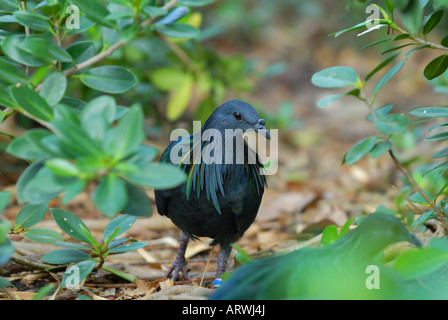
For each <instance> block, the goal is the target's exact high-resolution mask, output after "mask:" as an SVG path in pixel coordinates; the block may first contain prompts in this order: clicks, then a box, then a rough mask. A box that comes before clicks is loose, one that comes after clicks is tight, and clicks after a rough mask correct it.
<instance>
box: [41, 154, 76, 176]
mask: <svg viewBox="0 0 448 320" xmlns="http://www.w3.org/2000/svg"><path fill="white" fill-rule="evenodd" d="M45 166H46V167H47V168H49V169H50V170H51V171H53V172H54V173H56V174H57V175H58V176H62V177H76V176H79V175H80V174H81V171H80V170H79V169H78V167H76V165H74V164H73V163H71V162H70V161H68V160H66V159H62V158H52V159H49V160H46V161H45Z"/></svg>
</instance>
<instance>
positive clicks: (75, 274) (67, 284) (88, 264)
mask: <svg viewBox="0 0 448 320" xmlns="http://www.w3.org/2000/svg"><path fill="white" fill-rule="evenodd" d="M95 265H96V261H95V260H86V261H81V262H79V263H77V264H74V265H72V266H70V267H68V268H67V270H66V271H65V273H64V277H63V278H62V281H61V286H62V287H63V288H76V286H78V285H79V284H80V283H81V282H82V281H83V280H84V279H85V278H87V276H88V275H89V274H90V273H91V272H92V270H93V268H94V267H95ZM75 270H76V271H75ZM69 271H70V272H69Z"/></svg>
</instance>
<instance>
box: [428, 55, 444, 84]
mask: <svg viewBox="0 0 448 320" xmlns="http://www.w3.org/2000/svg"><path fill="white" fill-rule="evenodd" d="M447 69H448V54H444V55H441V56H439V57H437V58H435V59H434V60H432V61H431V62H430V63H429V64H428V65H427V66H426V67H425V70H424V71H423V75H424V76H425V78H426V79H428V80H432V79H434V78H436V77H438V76H440V75H441V74H442V73H444V72H445V71H446V70H447Z"/></svg>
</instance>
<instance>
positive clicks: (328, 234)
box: [321, 224, 338, 247]
mask: <svg viewBox="0 0 448 320" xmlns="http://www.w3.org/2000/svg"><path fill="white" fill-rule="evenodd" d="M337 239H338V227H337V226H336V225H334V224H333V225H331V226H328V227H326V228H325V229H324V232H322V240H321V241H322V247H325V246H328V245H329V244H331V243H333V242H334V241H336V240H337Z"/></svg>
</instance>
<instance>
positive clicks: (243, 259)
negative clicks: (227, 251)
mask: <svg viewBox="0 0 448 320" xmlns="http://www.w3.org/2000/svg"><path fill="white" fill-rule="evenodd" d="M231 246H232V248H234V249H235V250H236V251H237V253H236V255H235V259H236V260H237V261H238V262H239V263H240V264H245V263H248V262H250V261H252V260H253V259H252V257H251V256H250V254H248V253H247V252H246V251H244V249H243V248H241V247H240V246H239V245H237V244H236V243H232V244H231Z"/></svg>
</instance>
